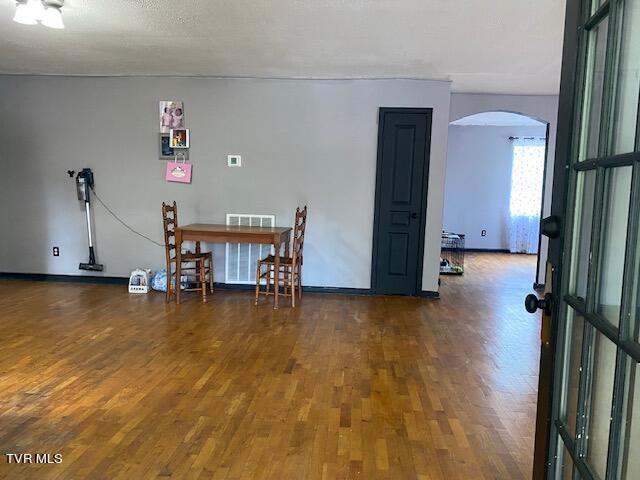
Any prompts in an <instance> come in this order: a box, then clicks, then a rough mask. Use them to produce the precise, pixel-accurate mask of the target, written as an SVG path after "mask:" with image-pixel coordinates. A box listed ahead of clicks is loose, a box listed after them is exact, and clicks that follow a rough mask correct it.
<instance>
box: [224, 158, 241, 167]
mask: <svg viewBox="0 0 640 480" xmlns="http://www.w3.org/2000/svg"><path fill="white" fill-rule="evenodd" d="M227 166H228V167H241V166H242V157H241V156H240V155H227Z"/></svg>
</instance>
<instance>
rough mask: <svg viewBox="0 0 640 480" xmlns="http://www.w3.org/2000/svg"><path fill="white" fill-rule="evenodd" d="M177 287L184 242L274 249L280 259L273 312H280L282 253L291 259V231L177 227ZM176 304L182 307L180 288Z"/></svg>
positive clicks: (201, 225) (195, 225) (193, 225)
mask: <svg viewBox="0 0 640 480" xmlns="http://www.w3.org/2000/svg"><path fill="white" fill-rule="evenodd" d="M175 237H176V283H178V282H179V281H180V280H179V279H180V278H181V277H180V276H181V273H182V272H181V270H182V268H181V266H182V258H181V257H182V242H184V241H194V242H208V243H253V244H263V245H273V247H274V249H275V252H276V255H275V260H274V263H275V265H274V267H275V271H276V275H274V277H275V278H274V285H273V286H274V295H273V308H275V309H277V308H278V294H279V288H280V278H279V277H280V275H279V274H278V272H280V251H281V249H282V247H283V246H284V256H285V257H288V256H289V242H290V238H291V227H249V226H242V225H221V224H216V223H191V224H189V225H184V226H182V227H176V230H175ZM176 303H180V288H176Z"/></svg>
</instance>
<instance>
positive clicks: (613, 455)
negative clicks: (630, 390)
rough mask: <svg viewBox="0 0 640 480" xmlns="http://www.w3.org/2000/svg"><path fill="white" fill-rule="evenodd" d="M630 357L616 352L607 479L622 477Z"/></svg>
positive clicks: (619, 350) (616, 479) (614, 479)
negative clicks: (621, 447)
mask: <svg viewBox="0 0 640 480" xmlns="http://www.w3.org/2000/svg"><path fill="white" fill-rule="evenodd" d="M628 361H629V357H628V356H627V354H626V353H625V352H624V351H623V350H621V349H620V348H618V351H617V353H616V369H615V380H614V383H613V402H612V403H613V404H612V406H611V423H610V426H609V448H608V451H607V476H606V478H607V480H618V479H619V478H620V477H619V476H618V473H619V471H620V459H621V458H620V457H621V456H620V446H621V445H622V439H621V432H622V430H623V422H624V421H625V413H624V406H625V394H626V380H627V362H628Z"/></svg>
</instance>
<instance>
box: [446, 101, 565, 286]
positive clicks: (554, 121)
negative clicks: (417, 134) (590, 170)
mask: <svg viewBox="0 0 640 480" xmlns="http://www.w3.org/2000/svg"><path fill="white" fill-rule="evenodd" d="M494 111H506V112H514V113H521V114H523V115H527V116H530V117H533V118H535V119H536V120H540V121H541V122H546V123H549V139H548V143H549V151H548V156H547V173H546V176H545V195H544V199H543V205H544V216H548V215H550V214H551V193H552V187H551V186H552V184H553V166H554V158H555V145H556V131H557V127H558V96H557V95H485V94H470V93H454V94H452V95H451V109H450V120H451V121H454V120H458V119H459V118H462V117H466V116H467V115H473V114H476V113H482V112H494ZM548 246H549V243H548V239H547V238H546V237H544V236H543V237H542V243H541V246H540V255H541V261H540V269H539V271H538V275H539V281H540V283H544V277H545V264H546V260H547V251H548Z"/></svg>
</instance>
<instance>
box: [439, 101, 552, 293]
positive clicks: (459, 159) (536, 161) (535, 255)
mask: <svg viewBox="0 0 640 480" xmlns="http://www.w3.org/2000/svg"><path fill="white" fill-rule="evenodd" d="M549 137H550V135H549V123H548V122H546V121H544V120H542V119H540V118H537V117H536V116H533V115H525V114H523V113H521V112H515V111H507V110H491V111H484V112H478V113H472V114H469V115H465V116H462V117H460V118H456V119H455V120H453V121H452V122H451V123H450V126H449V145H448V154H447V167H446V180H445V201H444V213H443V232H446V233H451V234H452V235H445V233H443V241H442V242H443V255H442V258H441V271H442V273H443V274H448V273H457V274H461V275H462V276H463V277H464V275H465V273H464V267H463V268H462V269H461V268H458V267H455V263H456V262H459V261H460V259H456V258H453V257H452V256H453V255H457V256H458V257H460V256H462V254H463V253H464V254H466V256H467V260H472V261H475V263H476V265H475V266H476V268H475V272H474V274H473V275H467V277H472V278H476V279H477V282H478V283H479V282H482V281H484V282H491V281H494V280H492V279H493V276H492V275H493V274H494V273H496V272H498V271H499V270H500V269H499V268H498V266H497V265H493V266H494V267H495V272H492V271H491V269H492V262H493V263H494V264H495V263H497V262H498V261H502V262H507V263H509V264H510V263H513V268H512V269H513V271H516V270H518V271H520V273H521V277H520V280H522V278H525V277H522V275H524V273H523V272H524V271H525V270H526V271H527V272H529V271H530V274H529V273H527V274H526V275H528V276H527V277H526V278H527V288H528V289H530V288H531V285H532V284H533V285H534V286H537V287H540V286H541V284H542V283H543V282H544V278H541V277H540V272H541V270H543V268H541V265H542V266H544V265H545V263H546V255H547V249H546V242H545V241H544V240H543V239H542V238H541V237H540V235H539V220H540V218H542V217H543V216H544V210H545V190H546V186H545V185H544V183H545V178H549V176H547V175H546V173H547V172H546V170H547V165H548V163H549V162H550V161H552V158H549V155H548V151H549V149H548V145H549ZM525 157H526V158H525ZM549 190H550V189H549ZM546 200H547V201H548V200H549V199H546ZM463 240H464V241H463ZM456 242H457V243H456ZM463 244H464V246H463ZM460 248H464V251H463V252H460V250H459V249H460ZM515 253H527V254H529V256H530V257H529V258H526V259H525V258H517V259H516V257H514V256H512V255H513V254H515ZM474 254H476V255H474ZM477 254H482V255H477ZM491 254H503V255H502V256H500V255H491ZM510 255H511V256H510ZM449 257H451V258H449ZM481 264H482V265H483V267H482V269H483V270H485V271H484V272H479V271H478V269H479V268H480V267H479V265H481ZM468 266H469V264H468V263H467V267H468ZM525 267H526V268H525ZM502 268H503V270H504V266H502ZM506 268H507V269H508V268H510V267H508V266H507V267H506ZM503 273H504V272H503ZM443 278H447V277H444V276H443V277H441V279H443ZM508 278H510V272H509V271H508V270H507V271H506V273H504V274H503V276H502V280H506V279H508ZM469 281H471V279H469V278H467V279H465V282H469Z"/></svg>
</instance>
